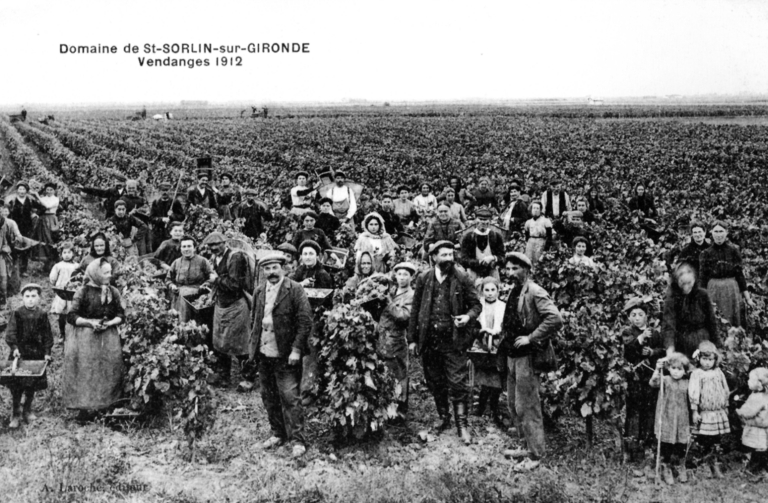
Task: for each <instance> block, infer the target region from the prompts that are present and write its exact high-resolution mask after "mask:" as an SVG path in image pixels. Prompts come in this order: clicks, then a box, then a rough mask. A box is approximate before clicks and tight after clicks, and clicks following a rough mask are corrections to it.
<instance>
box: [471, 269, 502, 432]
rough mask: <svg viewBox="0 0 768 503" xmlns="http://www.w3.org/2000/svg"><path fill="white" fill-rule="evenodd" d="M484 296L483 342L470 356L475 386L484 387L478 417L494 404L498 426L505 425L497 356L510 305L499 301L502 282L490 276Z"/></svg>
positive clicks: (483, 282)
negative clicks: (506, 309)
mask: <svg viewBox="0 0 768 503" xmlns="http://www.w3.org/2000/svg"><path fill="white" fill-rule="evenodd" d="M480 294H481V295H480V297H481V298H482V305H483V311H482V313H480V317H479V318H478V321H479V322H480V334H479V335H480V337H481V341H482V342H481V341H476V342H475V346H476V349H475V350H474V351H473V352H471V353H470V358H471V359H472V360H473V364H474V365H475V383H476V384H479V385H480V400H479V402H478V405H477V411H475V414H476V415H478V416H482V415H483V412H484V410H485V404H486V403H487V402H490V405H491V414H492V415H493V420H494V422H495V423H496V424H501V423H502V420H501V413H500V412H499V397H500V396H501V388H502V381H501V376H500V374H499V371H498V370H497V365H496V354H497V351H498V348H499V343H500V342H501V322H502V320H503V319H504V309H505V308H506V304H505V303H504V302H502V301H500V300H499V282H498V280H496V279H495V278H492V277H487V278H484V279H482V280H480Z"/></svg>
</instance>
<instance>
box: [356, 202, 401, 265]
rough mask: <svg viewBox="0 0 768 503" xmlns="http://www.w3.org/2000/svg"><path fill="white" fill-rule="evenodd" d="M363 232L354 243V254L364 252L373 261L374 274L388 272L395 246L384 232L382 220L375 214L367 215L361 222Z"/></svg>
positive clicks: (390, 237)
mask: <svg viewBox="0 0 768 503" xmlns="http://www.w3.org/2000/svg"><path fill="white" fill-rule="evenodd" d="M363 229H364V231H363V232H362V233H361V234H360V236H358V238H357V242H356V243H355V252H361V251H366V252H369V253H370V254H371V258H372V259H373V271H374V272H387V271H389V264H388V263H389V260H390V259H391V258H392V257H393V256H394V251H395V250H396V249H397V244H396V243H395V241H394V240H393V239H392V236H390V235H389V234H387V233H386V231H385V230H384V219H383V218H381V215H379V214H378V213H376V212H373V213H369V214H368V215H366V217H365V219H364V220H363Z"/></svg>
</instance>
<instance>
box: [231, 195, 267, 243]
mask: <svg viewBox="0 0 768 503" xmlns="http://www.w3.org/2000/svg"><path fill="white" fill-rule="evenodd" d="M256 195H257V192H256V190H255V189H251V188H247V189H243V202H241V203H240V204H237V205H236V206H235V208H234V209H233V210H232V216H233V217H234V218H242V219H244V220H245V223H244V224H243V234H245V235H246V236H248V237H249V238H251V239H253V240H254V241H256V240H257V239H259V236H261V234H262V233H263V232H264V230H265V229H264V221H265V220H272V212H270V211H269V208H267V205H266V204H265V203H263V202H262V201H259V200H258V199H256Z"/></svg>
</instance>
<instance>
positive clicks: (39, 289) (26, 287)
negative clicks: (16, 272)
mask: <svg viewBox="0 0 768 503" xmlns="http://www.w3.org/2000/svg"><path fill="white" fill-rule="evenodd" d="M27 290H37V294H38V295H42V294H43V287H42V286H40V285H38V284H37V283H27V284H26V285H24V286H23V287H22V288H21V294H22V295H24V292H26V291H27Z"/></svg>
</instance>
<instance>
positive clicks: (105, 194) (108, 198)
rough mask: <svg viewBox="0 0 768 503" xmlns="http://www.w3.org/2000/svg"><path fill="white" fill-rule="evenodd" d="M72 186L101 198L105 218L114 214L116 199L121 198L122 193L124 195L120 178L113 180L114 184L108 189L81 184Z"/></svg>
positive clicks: (123, 186)
mask: <svg viewBox="0 0 768 503" xmlns="http://www.w3.org/2000/svg"><path fill="white" fill-rule="evenodd" d="M73 188H74V189H76V190H79V191H80V192H82V193H83V194H90V195H92V196H97V197H101V198H103V199H104V202H103V203H102V205H103V207H104V213H105V215H106V218H109V217H111V216H112V215H114V214H115V202H116V201H117V200H118V199H121V198H122V197H123V195H125V183H124V182H123V181H122V180H117V181H116V182H115V186H114V187H112V188H110V189H99V188H96V187H82V186H77V187H73Z"/></svg>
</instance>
